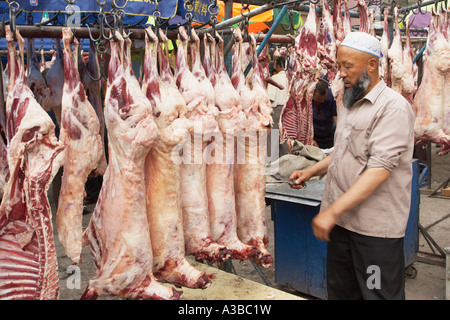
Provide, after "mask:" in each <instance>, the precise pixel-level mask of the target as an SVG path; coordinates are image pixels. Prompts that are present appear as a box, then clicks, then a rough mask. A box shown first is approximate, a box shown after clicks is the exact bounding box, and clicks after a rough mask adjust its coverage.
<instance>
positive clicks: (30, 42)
mask: <svg viewBox="0 0 450 320" xmlns="http://www.w3.org/2000/svg"><path fill="white" fill-rule="evenodd" d="M27 60H28V62H27V74H28V76H27V81H28V86H29V87H30V89H31V91H32V92H33V95H34V97H35V99H36V101H37V103H39V104H40V105H41V106H42V107H43V108H44V110H45V111H49V110H50V109H51V107H50V103H51V101H49V99H50V89H49V88H48V86H47V83H46V82H45V79H44V76H43V75H42V73H41V66H40V64H39V62H38V60H37V57H36V52H35V49H34V39H31V38H29V39H27Z"/></svg>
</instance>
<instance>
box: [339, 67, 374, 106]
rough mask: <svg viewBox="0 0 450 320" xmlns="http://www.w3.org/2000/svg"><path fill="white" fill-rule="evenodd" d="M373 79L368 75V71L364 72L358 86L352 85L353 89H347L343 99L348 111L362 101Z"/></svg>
mask: <svg viewBox="0 0 450 320" xmlns="http://www.w3.org/2000/svg"><path fill="white" fill-rule="evenodd" d="M371 80H372V79H371V78H370V76H369V75H368V74H367V71H366V70H364V71H363V72H362V73H361V75H360V76H359V78H358V81H357V82H356V85H354V86H353V85H352V87H351V88H350V89H349V88H345V92H344V97H343V98H342V104H343V105H344V107H346V108H347V109H351V108H352V107H353V105H354V104H355V102H356V101H358V100H360V99H361V98H362V97H363V96H364V93H365V92H366V90H367V88H368V87H369V84H370V81H371Z"/></svg>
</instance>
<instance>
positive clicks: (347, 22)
mask: <svg viewBox="0 0 450 320" xmlns="http://www.w3.org/2000/svg"><path fill="white" fill-rule="evenodd" d="M343 25H344V37H345V36H346V35H347V34H349V33H350V32H352V18H351V17H350V9H349V8H348V0H344V23H343Z"/></svg>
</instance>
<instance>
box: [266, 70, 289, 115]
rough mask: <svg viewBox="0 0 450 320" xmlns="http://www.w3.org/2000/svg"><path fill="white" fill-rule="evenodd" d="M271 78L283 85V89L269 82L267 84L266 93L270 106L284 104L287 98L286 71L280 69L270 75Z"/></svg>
mask: <svg viewBox="0 0 450 320" xmlns="http://www.w3.org/2000/svg"><path fill="white" fill-rule="evenodd" d="M272 79H273V80H274V81H276V82H277V83H278V84H280V85H282V86H283V87H284V89H283V90H280V89H278V88H277V87H275V86H273V85H271V84H269V85H267V94H268V95H269V98H270V101H271V102H272V108H275V107H276V106H284V105H285V104H286V101H288V99H289V91H288V82H287V77H286V72H284V71H280V72H278V73H277V74H274V75H273V76H272Z"/></svg>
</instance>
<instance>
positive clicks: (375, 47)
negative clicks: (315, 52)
mask: <svg viewBox="0 0 450 320" xmlns="http://www.w3.org/2000/svg"><path fill="white" fill-rule="evenodd" d="M341 46H346V47H349V48H353V49H355V50H358V51H362V52H365V53H369V54H371V55H373V56H375V57H378V58H381V42H380V41H379V40H378V39H377V38H375V37H374V36H372V35H370V34H368V33H365V32H350V33H348V34H347V35H346V36H345V39H344V41H342V43H341Z"/></svg>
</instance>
